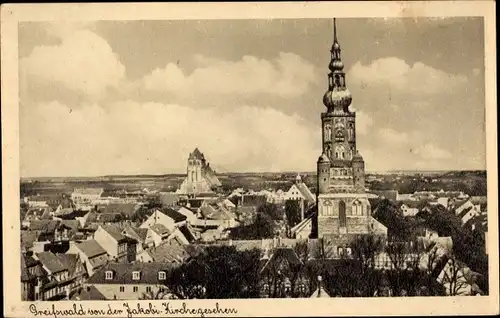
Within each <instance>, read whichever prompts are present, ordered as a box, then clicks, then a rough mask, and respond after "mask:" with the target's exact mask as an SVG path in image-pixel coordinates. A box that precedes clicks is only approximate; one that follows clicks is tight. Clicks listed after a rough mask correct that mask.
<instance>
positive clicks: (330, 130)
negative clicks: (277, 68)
mask: <svg viewBox="0 0 500 318" xmlns="http://www.w3.org/2000/svg"><path fill="white" fill-rule="evenodd" d="M330 52H331V59H330V64H329V66H328V68H329V71H330V72H329V73H328V90H327V91H326V93H325V95H324V96H323V103H324V105H325V106H326V112H324V113H322V114H321V131H322V136H323V137H322V145H323V152H322V154H321V156H320V157H319V159H318V161H317V175H318V187H317V189H318V190H317V191H318V192H317V198H318V200H317V202H318V215H317V231H318V237H325V236H326V237H327V236H335V235H338V234H347V233H351V234H366V233H369V232H370V229H371V226H370V220H371V216H370V213H371V208H370V203H369V202H368V198H367V196H366V194H365V186H364V175H365V170H364V169H365V164H364V160H363V157H361V155H360V154H359V152H358V151H357V149H356V113H355V112H354V110H353V109H351V108H350V107H349V106H350V105H351V102H352V96H351V92H349V89H347V85H346V76H345V73H344V63H343V62H342V58H341V49H340V44H339V42H338V39H337V26H336V20H335V19H333V45H332V48H331V50H330Z"/></svg>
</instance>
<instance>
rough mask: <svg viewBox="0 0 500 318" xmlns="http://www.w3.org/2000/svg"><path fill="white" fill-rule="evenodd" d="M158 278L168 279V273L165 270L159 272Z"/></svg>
mask: <svg viewBox="0 0 500 318" xmlns="http://www.w3.org/2000/svg"><path fill="white" fill-rule="evenodd" d="M158 279H159V280H165V279H167V274H166V273H165V272H163V271H162V272H158Z"/></svg>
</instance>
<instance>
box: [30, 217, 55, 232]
mask: <svg viewBox="0 0 500 318" xmlns="http://www.w3.org/2000/svg"><path fill="white" fill-rule="evenodd" d="M58 225H59V221H57V220H34V221H31V222H30V230H32V231H41V232H44V233H53V232H54V231H55V230H56V228H57V226H58Z"/></svg>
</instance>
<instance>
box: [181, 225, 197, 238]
mask: <svg viewBox="0 0 500 318" xmlns="http://www.w3.org/2000/svg"><path fill="white" fill-rule="evenodd" d="M179 231H180V232H181V233H182V234H183V235H184V237H185V238H186V239H187V240H188V241H189V242H192V241H194V240H195V239H196V237H195V236H194V234H193V232H192V231H191V229H190V226H189V225H187V224H186V225H183V226H181V227H179Z"/></svg>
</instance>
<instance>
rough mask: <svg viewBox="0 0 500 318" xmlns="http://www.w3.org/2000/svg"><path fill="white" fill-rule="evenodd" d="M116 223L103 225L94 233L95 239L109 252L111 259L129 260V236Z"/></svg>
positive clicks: (118, 260)
mask: <svg viewBox="0 0 500 318" xmlns="http://www.w3.org/2000/svg"><path fill="white" fill-rule="evenodd" d="M121 232H122V231H121V230H120V229H119V228H118V227H117V226H114V225H101V226H99V228H98V229H97V231H95V233H94V240H96V241H97V243H99V245H100V246H102V248H103V249H104V250H105V251H106V252H107V253H108V255H109V256H110V259H111V260H114V261H117V262H126V261H127V253H128V249H127V242H128V240H127V238H126V237H125V236H124V235H122V234H121Z"/></svg>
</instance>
